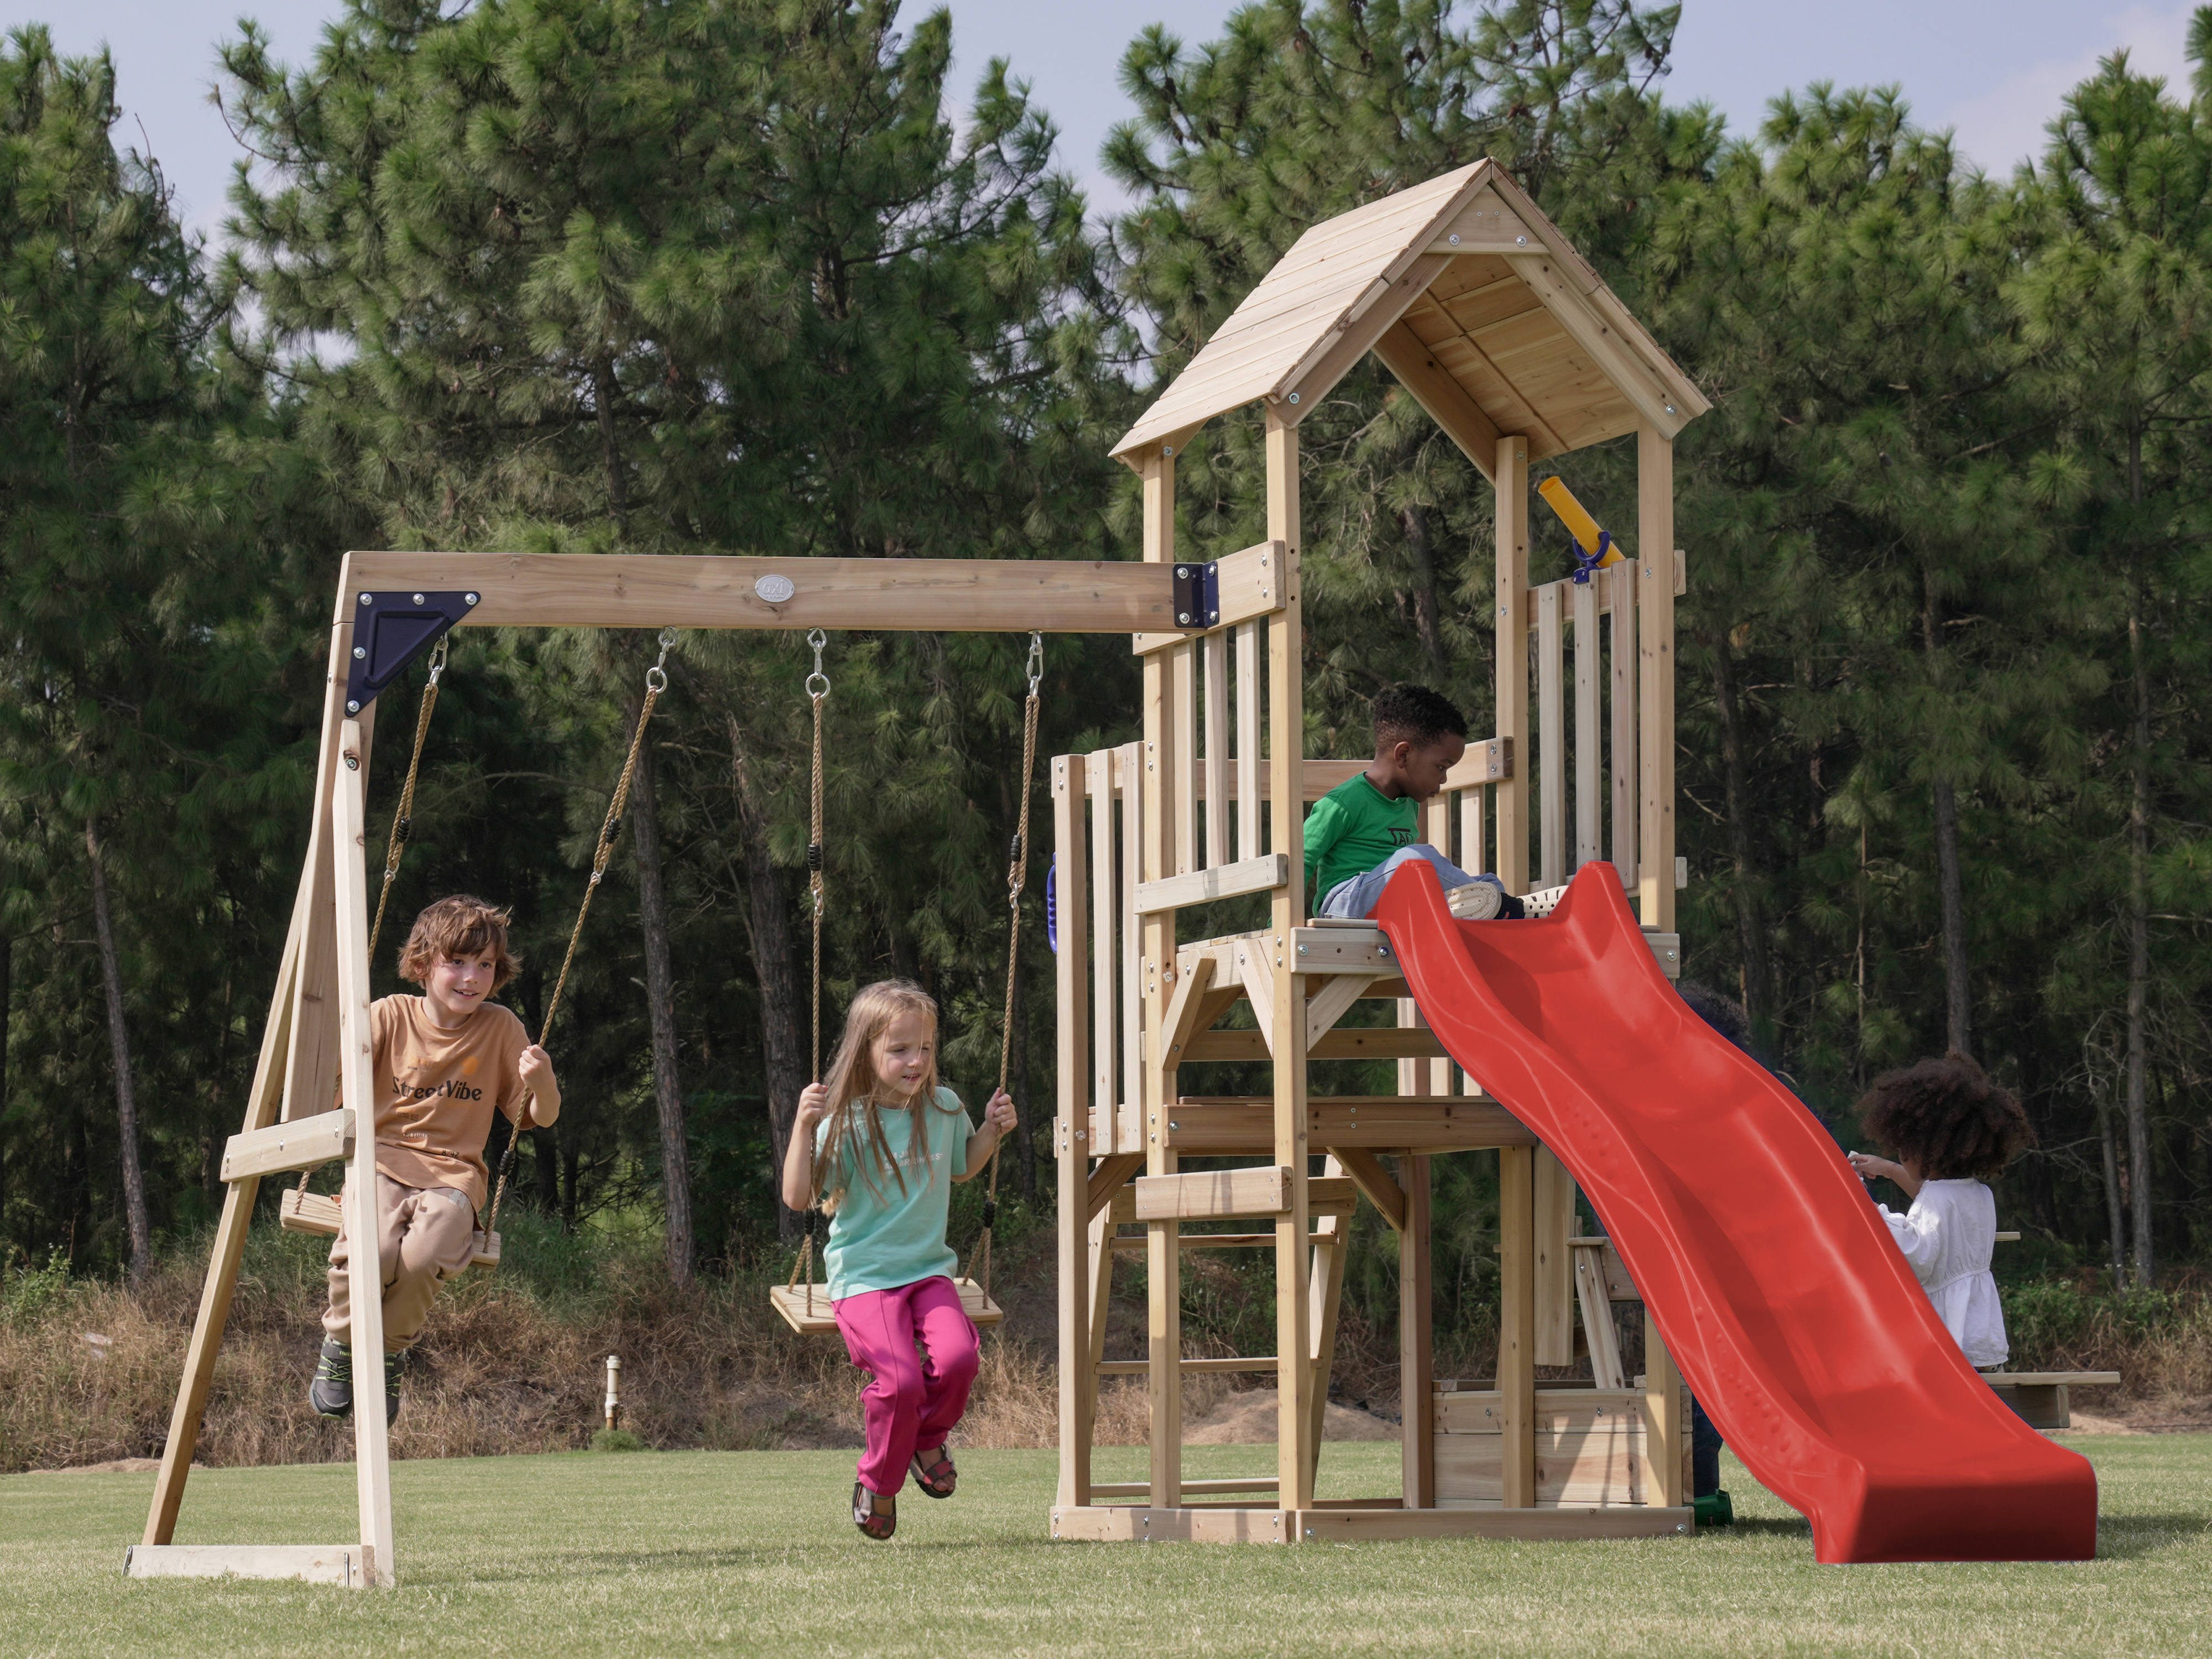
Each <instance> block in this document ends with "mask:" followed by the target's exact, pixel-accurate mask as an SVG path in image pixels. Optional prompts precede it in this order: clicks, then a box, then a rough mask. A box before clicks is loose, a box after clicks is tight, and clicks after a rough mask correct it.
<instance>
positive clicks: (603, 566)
mask: <svg viewBox="0 0 2212 1659" xmlns="http://www.w3.org/2000/svg"><path fill="white" fill-rule="evenodd" d="M441 600H442V601H444V602H445V603H444V611H445V613H446V614H444V615H439V614H436V613H437V612H438V611H439V610H440V606H441ZM455 601H459V603H455ZM1176 603H1177V593H1176V582H1175V580H1174V579H1173V577H1172V575H1171V574H1170V572H1168V571H1166V570H1164V569H1163V568H1160V567H1158V565H1156V564H1155V565H1145V564H1125V563H1112V562H1061V561H1055V560H987V559H969V560H951V559H939V560H921V559H808V558H800V559H791V560H779V559H761V558H735V557H709V556H699V557H693V556H682V555H671V556H657V555H592V554H544V555H539V554H492V553H435V552H434V553H414V552H401V553H391V552H367V553H351V554H349V555H348V556H346V559H345V562H344V564H343V568H342V570H341V574H340V578H339V582H338V592H337V606H336V610H335V613H334V615H333V617H332V620H331V647H330V657H329V672H328V678H327V683H326V690H325V696H324V701H323V720H322V741H321V746H320V751H319V757H318V760H317V764H316V773H315V793H314V797H313V801H314V805H313V817H312V819H311V822H310V827H309V832H308V842H307V865H306V867H305V869H304V871H303V872H302V873H301V880H300V886H299V890H298V893H297V896H296V897H295V901H294V904H293V910H292V919H291V924H290V927H289V930H288V932H287V933H286V937H285V942H284V949H283V955H282V957H280V959H279V963H278V966H277V972H276V988H275V994H273V996H272V997H271V998H270V1016H269V1018H268V1020H267V1022H266V1024H265V1025H264V1029H263V1032H262V1041H261V1048H260V1053H259V1056H258V1060H256V1062H255V1066H254V1072H253V1081H252V1085H251V1086H250V1088H249V1089H248V1091H247V1094H246V1112H245V1121H244V1122H243V1124H242V1125H241V1126H240V1131H239V1133H237V1134H236V1135H234V1136H233V1137H232V1138H231V1140H230V1142H229V1144H228V1147H227V1149H226V1151H225V1153H224V1157H223V1161H222V1176H223V1179H224V1181H225V1182H226V1183H227V1192H226V1195H225V1197H224V1200H223V1207H222V1218H221V1220H220V1221H219V1222H218V1223H217V1224H216V1236H215V1244H214V1249H213V1251H212V1255H211V1260H210V1264H209V1268H208V1274H207V1278H206V1280H205V1281H204V1285H203V1288H202V1290H201V1294H200V1304H199V1311H198V1315H197V1318H196V1319H195V1321H194V1323H193V1327H192V1335H191V1342H190V1344H189V1346H187V1348H186V1350H185V1367H184V1376H183V1380H182V1383H181V1384H180V1386H179V1389H178V1394H177V1401H176V1405H175V1407H174V1409H173V1411H172V1413H171V1415H170V1419H169V1435H168V1439H167V1443H166V1444H165V1445H164V1447H163V1448H162V1454H161V1473H160V1475H159V1477H158V1478H157V1480H156V1481H155V1488H154V1500H153V1504H152V1508H151V1510H149V1514H148V1516H147V1518H146V1528H145V1532H144V1534H143V1540H142V1541H141V1542H140V1543H138V1544H137V1545H136V1546H134V1547H132V1548H131V1550H130V1552H129V1553H128V1555H127V1557H126V1561H125V1570H126V1571H128V1572H129V1573H130V1574H131V1576H132V1577H142V1578H151V1577H220V1576H222V1575H224V1574H227V1573H228V1574H235V1575H237V1576H240V1577H276V1578H305V1579H308V1580H310V1581H313V1582H319V1583H341V1584H354V1585H362V1586H366V1585H370V1584H387V1585H388V1584H391V1583H393V1582H394V1572H395V1569H396V1560H395V1555H394V1545H393V1539H392V1481H391V1443H390V1434H389V1431H388V1429H387V1426H386V1423H385V1420H384V1413H382V1412H381V1411H379V1410H376V1409H374V1408H373V1407H371V1408H369V1409H362V1410H356V1412H355V1413H354V1414H353V1437H354V1453H355V1468H356V1487H357V1494H356V1495H357V1498H358V1509H359V1537H358V1539H357V1540H356V1541H352V1542H348V1543H343V1544H332V1545H268V1546H259V1545H255V1546H237V1547H225V1546H211V1545H180V1544H178V1543H176V1542H175V1534H176V1526H177V1518H178V1515H179V1510H180V1508H181V1506H182V1504H183V1501H184V1493H185V1481H186V1479H187V1477H188V1475H189V1474H190V1471H191V1459H192V1453H193V1451H194V1449H196V1448H197V1443H198V1439H199V1431H200V1423H201V1418H202V1416H203V1414H204V1411H205V1409H206V1405H207V1398H208V1390H209V1387H210V1383H212V1381H213V1378H214V1375H215V1363H216V1353H217V1351H218V1350H219V1348H220V1347H221V1345H222V1334H223V1328H224V1325H225V1323H226V1322H227V1321H228V1317H229V1312H230V1303H231V1297H232V1294H233V1292H234V1290H235V1288H236V1285H237V1281H238V1268H239V1262H240V1258H241V1256H242V1255H243V1253H244V1250H245V1246H246V1229H247V1226H248V1225H249V1224H250V1221H251V1219H252V1213H253V1209H254V1200H255V1199H256V1197H257V1195H258V1191H259V1188H260V1183H261V1181H262V1179H263V1178H264V1176H274V1175H282V1174H285V1173H287V1172H289V1171H292V1170H304V1169H311V1168H313V1167H314V1166H315V1165H317V1164H326V1163H331V1162H333V1161H336V1160H339V1159H343V1160H346V1162H347V1164H348V1170H349V1176H350V1179H351V1185H350V1188H349V1194H350V1203H351V1205H352V1212H351V1213H350V1214H349V1215H348V1217H347V1226H346V1231H347V1233H348V1235H349V1237H350V1238H351V1239H352V1240H353V1241H354V1243H353V1262H354V1267H355V1269H356V1271H358V1272H361V1273H362V1274H363V1275H364V1276H365V1277H366V1278H367V1279H368V1280H369V1282H371V1283H381V1282H382V1278H383V1269H382V1264H381V1263H380V1261H379V1259H378V1242H377V1230H376V1227H375V1225H374V1215H373V1212H372V1210H371V1209H370V1208H369V1207H368V1206H370V1205H372V1204H373V1203H374V1194H375V1191H376V1181H375V1174H376V1149H375V1136H374V1133H368V1134H357V1133H356V1125H357V1124H371V1123H374V1119H375V1098H376V1097H375V1090H374V1079H372V1078H371V1077H370V1075H369V1064H370V1057H371V1055H370V1034H369V1001H370V992H369V956H368V933H369V926H370V921H369V918H370V914H371V894H370V884H369V877H368V818H367V804H368V772H369V761H370V754H371V748H372V743H373V740H374V735H375V723H376V705H375V702H374V696H373V694H372V695H370V696H361V695H359V693H360V692H361V691H362V690H363V689H364V688H363V685H362V674H363V672H364V670H366V671H367V673H368V678H369V679H370V680H371V681H372V682H373V683H374V684H377V685H388V684H392V682H393V681H394V680H395V679H396V678H398V675H399V674H400V673H401V672H402V671H404V669H405V667H406V665H408V663H409V662H410V661H412V660H413V659H415V658H416V657H417V656H419V655H421V654H422V653H424V652H427V651H428V650H429V649H430V648H431V647H433V645H434V644H435V642H436V641H438V640H439V639H441V638H442V637H443V636H444V635H445V634H446V633H447V631H448V630H449V629H452V628H454V627H487V626H491V627H508V628H612V629H624V628H629V629H647V630H651V629H660V628H664V627H671V626H673V627H677V628H682V629H782V630H791V629H799V630H805V629H816V628H821V629H855V630H871V631H878V632H883V631H892V630H900V631H916V630H932V631H936V630H942V631H947V632H961V633H987V632H1007V633H1017V632H1018V633H1031V632H1042V633H1055V634H1074V633H1099V634H1121V633H1141V632H1144V631H1146V630H1148V629H1175V628H1176V627H1177V626H1178V624H1177V623H1176V621H1175V620H1174V618H1175V616H1176ZM333 1076H337V1078H338V1079H339V1080H340V1089H339V1091H340V1096H341V1098H342V1102H343V1103H342V1104H341V1105H340V1106H339V1107H337V1109H332V1108H331V1094H330V1084H331V1078H332V1077H333ZM353 1300H354V1302H355V1304H356V1305H355V1307H354V1310H353V1318H354V1340H353V1364H354V1377H353V1388H354V1398H355V1399H356V1401H381V1400H382V1398H383V1393H384V1377H383V1366H382V1352H383V1346H384V1335H383V1309H382V1305H381V1304H380V1301H379V1299H378V1298H377V1297H373V1296H363V1297H355V1298H353Z"/></svg>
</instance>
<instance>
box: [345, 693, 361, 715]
mask: <svg viewBox="0 0 2212 1659" xmlns="http://www.w3.org/2000/svg"><path fill="white" fill-rule="evenodd" d="M346 713H347V714H359V713H361V705H360V704H359V703H357V702H355V701H354V700H353V699H352V698H350V697H349V698H347V699H346Z"/></svg>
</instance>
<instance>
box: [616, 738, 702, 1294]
mask: <svg viewBox="0 0 2212 1659" xmlns="http://www.w3.org/2000/svg"><path fill="white" fill-rule="evenodd" d="M640 713H641V708H640V707H639V705H637V704H635V703H633V704H632V705H631V708H630V726H631V729H632V730H633V731H634V730H635V729H636V726H637V719H638V715H639V714H640ZM630 818H631V822H632V823H633V824H634V825H635V829H634V830H633V836H634V838H633V840H632V841H631V842H630V846H631V849H632V852H633V854H634V856H635V859H636V860H637V915H638V923H639V926H640V927H641V928H642V930H643V932H644V934H645V1001H646V1014H647V1021H648V1023H649V1024H650V1027H651V1030H652V1036H653V1098H654V1100H655V1101H656V1102H657V1103H659V1108H660V1186H661V1194H662V1201H663V1203H664V1205H665V1207H666V1209H667V1212H668V1277H669V1279H670V1282H671V1283H672V1284H674V1285H677V1286H678V1288H679V1289H680V1288H682V1287H683V1286H685V1285H689V1284H690V1282H691V1267H692V1260H693V1255H694V1253H695V1246H694V1237H695V1235H694V1232H693V1230H692V1225H691V1156H690V1142H689V1140H688V1139H687V1138H686V1135H685V1133H684V1087H683V1083H682V1081H681V1079H679V1077H678V1073H677V1066H676V981H675V975H673V974H672V973H671V971H670V969H669V965H668V902H667V899H666V896H665V895H664V893H663V892H662V890H661V884H660V815H659V811H658V810H657V808H656V806H655V804H654V800H653V750H652V748H651V747H650V746H649V745H647V746H646V747H643V748H641V750H639V752H638V757H637V777H636V780H635V782H634V783H633V784H632V785H631V794H630Z"/></svg>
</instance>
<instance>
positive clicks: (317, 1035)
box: [283, 557, 376, 1123]
mask: <svg viewBox="0 0 2212 1659" xmlns="http://www.w3.org/2000/svg"><path fill="white" fill-rule="evenodd" d="M352 570H353V561H352V559H351V558H350V557H349V558H348V560H347V562H346V567H345V570H344V572H343V574H341V575H340V577H339V580H338V617H337V623H336V624H335V626H333V627H332V629H331V656H330V665H329V668H328V671H327V672H326V674H325V681H324V692H323V736H322V747H321V750H320V751H319V753H318V755H317V757H316V760H315V794H314V805H313V809H312V817H310V819H309V821H308V826H307V875H306V879H307V881H308V882H310V883H312V884H313V890H312V892H311V893H310V895H309V898H308V904H307V927H306V928H305V930H304V931H303V932H302V933H301V935H300V957H299V971H298V973H297V974H296V975H295V976H294V981H293V992H292V1018H291V1041H290V1045H289V1048H287V1050H286V1052H285V1055H284V1101H283V1121H285V1122H288V1123H289V1122H290V1121H292V1120H293V1119H294V1118H295V1117H309V1116H312V1115H314V1114H315V1113H317V1112H327V1111H328V1110H330V1109H331V1096H332V1094H333V1092H334V1091H333V1088H332V1084H333V1081H334V1080H335V1079H336V1078H337V1074H338V1049H337V1043H338V1020H337V997H338V981H337V970H338V959H337V932H336V927H337V888H336V887H335V885H334V881H335V873H334V872H335V870H336V864H335V862H334V860H333V859H332V857H331V801H332V799H334V796H335V791H336V789H337V771H338V745H339V732H340V728H341V726H346V725H350V726H355V727H356V728H357V729H358V731H359V732H360V741H359V743H358V744H357V746H356V750H355V756H354V757H355V759H356V761H358V762H359V763H360V769H359V771H358V772H356V774H355V778H356V781H358V782H360V783H361V784H362V787H363V789H364V790H366V788H367V787H368V750H369V740H370V738H372V737H374V734H375V731H376V705H375V704H374V703H371V704H369V706H368V708H364V709H362V711H361V712H360V714H357V715H356V716H355V717H354V718H353V719H352V720H348V719H347V718H346V713H345V684H346V670H347V666H348V665H349V663H350V661H351V660H352V651H353V620H352V613H351V611H350V608H349V605H348V598H349V595H350V594H351V593H352V592H353V590H354V582H353V580H352ZM366 798H367V797H366V795H365V794H364V797H363V799H366Z"/></svg>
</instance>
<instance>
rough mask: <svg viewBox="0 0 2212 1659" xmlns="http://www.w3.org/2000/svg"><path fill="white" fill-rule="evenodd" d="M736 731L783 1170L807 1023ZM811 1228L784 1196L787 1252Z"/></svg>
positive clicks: (779, 1226)
mask: <svg viewBox="0 0 2212 1659" xmlns="http://www.w3.org/2000/svg"><path fill="white" fill-rule="evenodd" d="M725 718H726V720H728V721H729V727H730V755H731V766H730V771H731V781H732V790H731V793H732V795H733V796H734V797H735V798H736V800H737V807H738V831H739V833H740V834H741V835H742V836H744V843H745V898H746V902H747V909H748V915H749V920H750V931H751V933H752V943H753V974H754V977H755V979H756V981H757V983H758V985H759V987H760V1009H761V1048H762V1058H763V1060H764V1062H765V1063H766V1066H767V1071H768V1122H769V1139H770V1141H771V1142H772V1144H773V1145H774V1147H775V1164H773V1165H772V1166H771V1167H773V1168H775V1169H778V1170H781V1168H782V1167H783V1158H784V1154H785V1152H787V1151H788V1150H789V1148H790V1146H791V1126H792V1123H793V1120H794V1119H796V1118H797V1116H798V1115H799V1091H800V1090H802V1089H804V1088H805V1086H806V1085H807V1082H808V1081H809V1079H808V1077H807V1073H808V1070H809V1069H810V1068H809V1066H808V1065H807V1060H808V1055H807V1048H806V1030H805V1026H804V1024H802V1023H801V1015H802V1013H803V1012H804V1010H803V1009H802V1007H801V1005H800V992H799V971H798V968H797V965H796V963H795V962H794V961H793V949H792V937H791V900H790V896H789V893H788V891H787V889H786V887H785V884H784V881H783V878H781V876H779V875H778V874H777V873H776V871H775V865H774V863H773V862H771V860H769V817H768V812H767V810H766V808H765V806H764V805H763V803H762V802H760V801H759V800H757V799H755V797H754V794H753V784H752V779H751V776H750V774H749V772H748V770H747V768H746V765H745V755H744V734H743V733H742V732H740V730H739V729H738V722H737V720H736V718H735V717H734V716H725ZM802 1226H803V1223H802V1221H801V1219H800V1216H799V1212H798V1211H797V1210H794V1209H792V1208H790V1207H789V1206H787V1205H786V1204H785V1203H784V1201H783V1190H782V1187H781V1183H778V1186H777V1188H776V1199H775V1230H776V1236H777V1237H779V1238H781V1239H782V1240H783V1242H784V1243H787V1244H795V1243H798V1242H799V1233H800V1231H801V1229H802Z"/></svg>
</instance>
